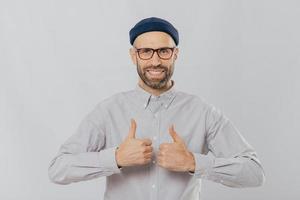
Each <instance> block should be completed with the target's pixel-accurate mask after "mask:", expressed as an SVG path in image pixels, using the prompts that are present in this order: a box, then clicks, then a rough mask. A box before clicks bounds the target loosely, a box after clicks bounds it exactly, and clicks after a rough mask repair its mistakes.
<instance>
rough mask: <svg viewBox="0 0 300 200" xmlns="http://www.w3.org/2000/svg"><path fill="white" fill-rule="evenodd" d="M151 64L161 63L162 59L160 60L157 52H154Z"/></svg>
mask: <svg viewBox="0 0 300 200" xmlns="http://www.w3.org/2000/svg"><path fill="white" fill-rule="evenodd" d="M151 64H152V65H153V66H158V65H160V64H161V60H160V58H159V56H158V55H157V52H154V54H153V56H152V58H151Z"/></svg>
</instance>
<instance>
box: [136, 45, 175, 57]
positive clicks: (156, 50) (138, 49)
mask: <svg viewBox="0 0 300 200" xmlns="http://www.w3.org/2000/svg"><path fill="white" fill-rule="evenodd" d="M134 48H135V47H134ZM175 48H176V47H162V48H158V49H152V48H135V49H136V52H137V53H138V56H139V58H140V59H142V60H150V59H151V58H152V57H153V55H154V53H155V52H157V55H158V57H159V58H160V59H163V60H169V59H170V58H171V57H172V56H173V53H174V49H175ZM143 49H148V50H151V51H152V55H151V56H150V58H148V59H144V58H141V56H140V51H141V50H143ZM164 49H170V50H171V51H172V53H171V54H170V57H168V58H162V57H161V56H160V55H159V51H160V50H164Z"/></svg>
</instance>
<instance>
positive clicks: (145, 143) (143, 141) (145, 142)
mask: <svg viewBox="0 0 300 200" xmlns="http://www.w3.org/2000/svg"><path fill="white" fill-rule="evenodd" d="M142 145H146V146H151V145H152V141H151V140H150V139H142Z"/></svg>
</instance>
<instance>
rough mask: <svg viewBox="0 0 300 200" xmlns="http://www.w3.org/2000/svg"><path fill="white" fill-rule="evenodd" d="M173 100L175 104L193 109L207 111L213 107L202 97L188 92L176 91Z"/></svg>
mask: <svg viewBox="0 0 300 200" xmlns="http://www.w3.org/2000/svg"><path fill="white" fill-rule="evenodd" d="M175 99H176V102H177V103H179V104H183V105H184V106H187V107H191V108H194V109H201V110H202V109H203V110H207V109H210V108H211V107H213V105H211V104H209V103H208V102H207V101H206V99H205V98H204V97H201V96H198V95H196V94H191V93H188V92H183V91H177V92H176V98H175Z"/></svg>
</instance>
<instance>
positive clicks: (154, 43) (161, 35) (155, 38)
mask: <svg viewBox="0 0 300 200" xmlns="http://www.w3.org/2000/svg"><path fill="white" fill-rule="evenodd" d="M133 45H134V46H135V47H137V48H144V47H148V48H154V49H155V48H161V47H173V46H175V42H174V40H173V38H172V37H171V36H170V35H169V34H167V33H165V32H160V31H151V32H146V33H143V34H141V35H139V36H138V37H137V38H136V39H135V41H134V44H133Z"/></svg>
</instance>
